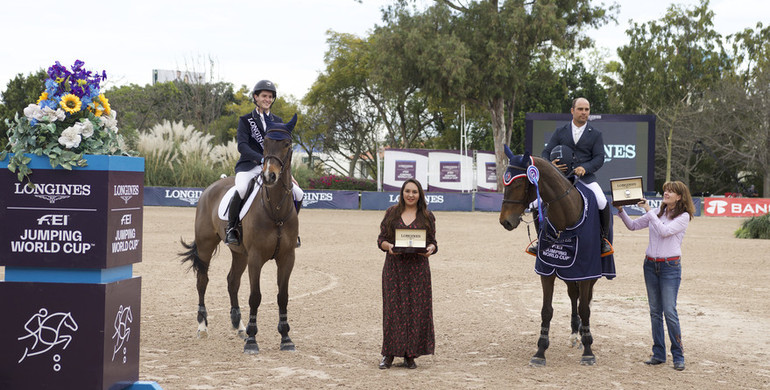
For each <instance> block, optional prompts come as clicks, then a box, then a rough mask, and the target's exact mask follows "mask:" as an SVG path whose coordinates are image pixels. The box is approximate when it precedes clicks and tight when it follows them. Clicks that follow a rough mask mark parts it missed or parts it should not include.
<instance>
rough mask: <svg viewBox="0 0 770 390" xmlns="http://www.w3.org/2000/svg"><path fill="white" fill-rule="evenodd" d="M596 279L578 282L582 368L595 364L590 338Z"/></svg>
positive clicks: (592, 339)
mask: <svg viewBox="0 0 770 390" xmlns="http://www.w3.org/2000/svg"><path fill="white" fill-rule="evenodd" d="M595 283H596V279H592V280H584V281H581V282H579V286H580V303H579V304H578V311H579V312H580V319H581V321H582V323H583V324H582V325H581V326H580V340H581V341H582V343H583V348H584V349H583V357H582V358H581V359H580V364H582V365H584V366H593V365H594V364H596V356H594V353H593V351H592V350H591V344H593V342H594V338H593V336H591V327H590V325H591V324H590V323H591V299H592V298H593V294H594V284H595Z"/></svg>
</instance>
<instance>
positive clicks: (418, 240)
mask: <svg viewBox="0 0 770 390" xmlns="http://www.w3.org/2000/svg"><path fill="white" fill-rule="evenodd" d="M427 241H428V233H427V231H426V230H425V229H396V243H395V244H394V246H393V252H395V253H425V252H427V251H428V250H427V249H426V247H427Z"/></svg>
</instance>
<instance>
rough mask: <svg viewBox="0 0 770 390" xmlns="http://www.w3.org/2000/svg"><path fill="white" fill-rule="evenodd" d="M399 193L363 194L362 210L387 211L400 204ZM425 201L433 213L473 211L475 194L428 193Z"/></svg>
mask: <svg viewBox="0 0 770 390" xmlns="http://www.w3.org/2000/svg"><path fill="white" fill-rule="evenodd" d="M398 197H399V193H398V192H367V191H364V192H361V209H362V210H385V209H387V208H388V207H390V206H392V205H394V204H396V203H397V202H398ZM425 201H426V202H427V203H428V208H429V209H430V210H431V211H472V210H473V194H463V193H454V192H447V193H428V194H425Z"/></svg>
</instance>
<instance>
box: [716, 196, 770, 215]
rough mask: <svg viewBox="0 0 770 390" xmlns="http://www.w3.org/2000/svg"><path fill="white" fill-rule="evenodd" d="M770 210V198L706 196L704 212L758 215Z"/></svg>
mask: <svg viewBox="0 0 770 390" xmlns="http://www.w3.org/2000/svg"><path fill="white" fill-rule="evenodd" d="M768 212H770V199H765V198H706V201H705V202H704V203H703V213H704V214H705V215H707V216H710V217H756V216H759V215H765V214H767V213H768Z"/></svg>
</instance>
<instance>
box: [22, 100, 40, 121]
mask: <svg viewBox="0 0 770 390" xmlns="http://www.w3.org/2000/svg"><path fill="white" fill-rule="evenodd" d="M24 116H26V117H27V118H29V119H35V120H37V121H41V120H43V117H44V116H45V113H44V112H43V110H42V109H40V106H38V105H37V104H30V105H28V106H27V108H25V109H24Z"/></svg>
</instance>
